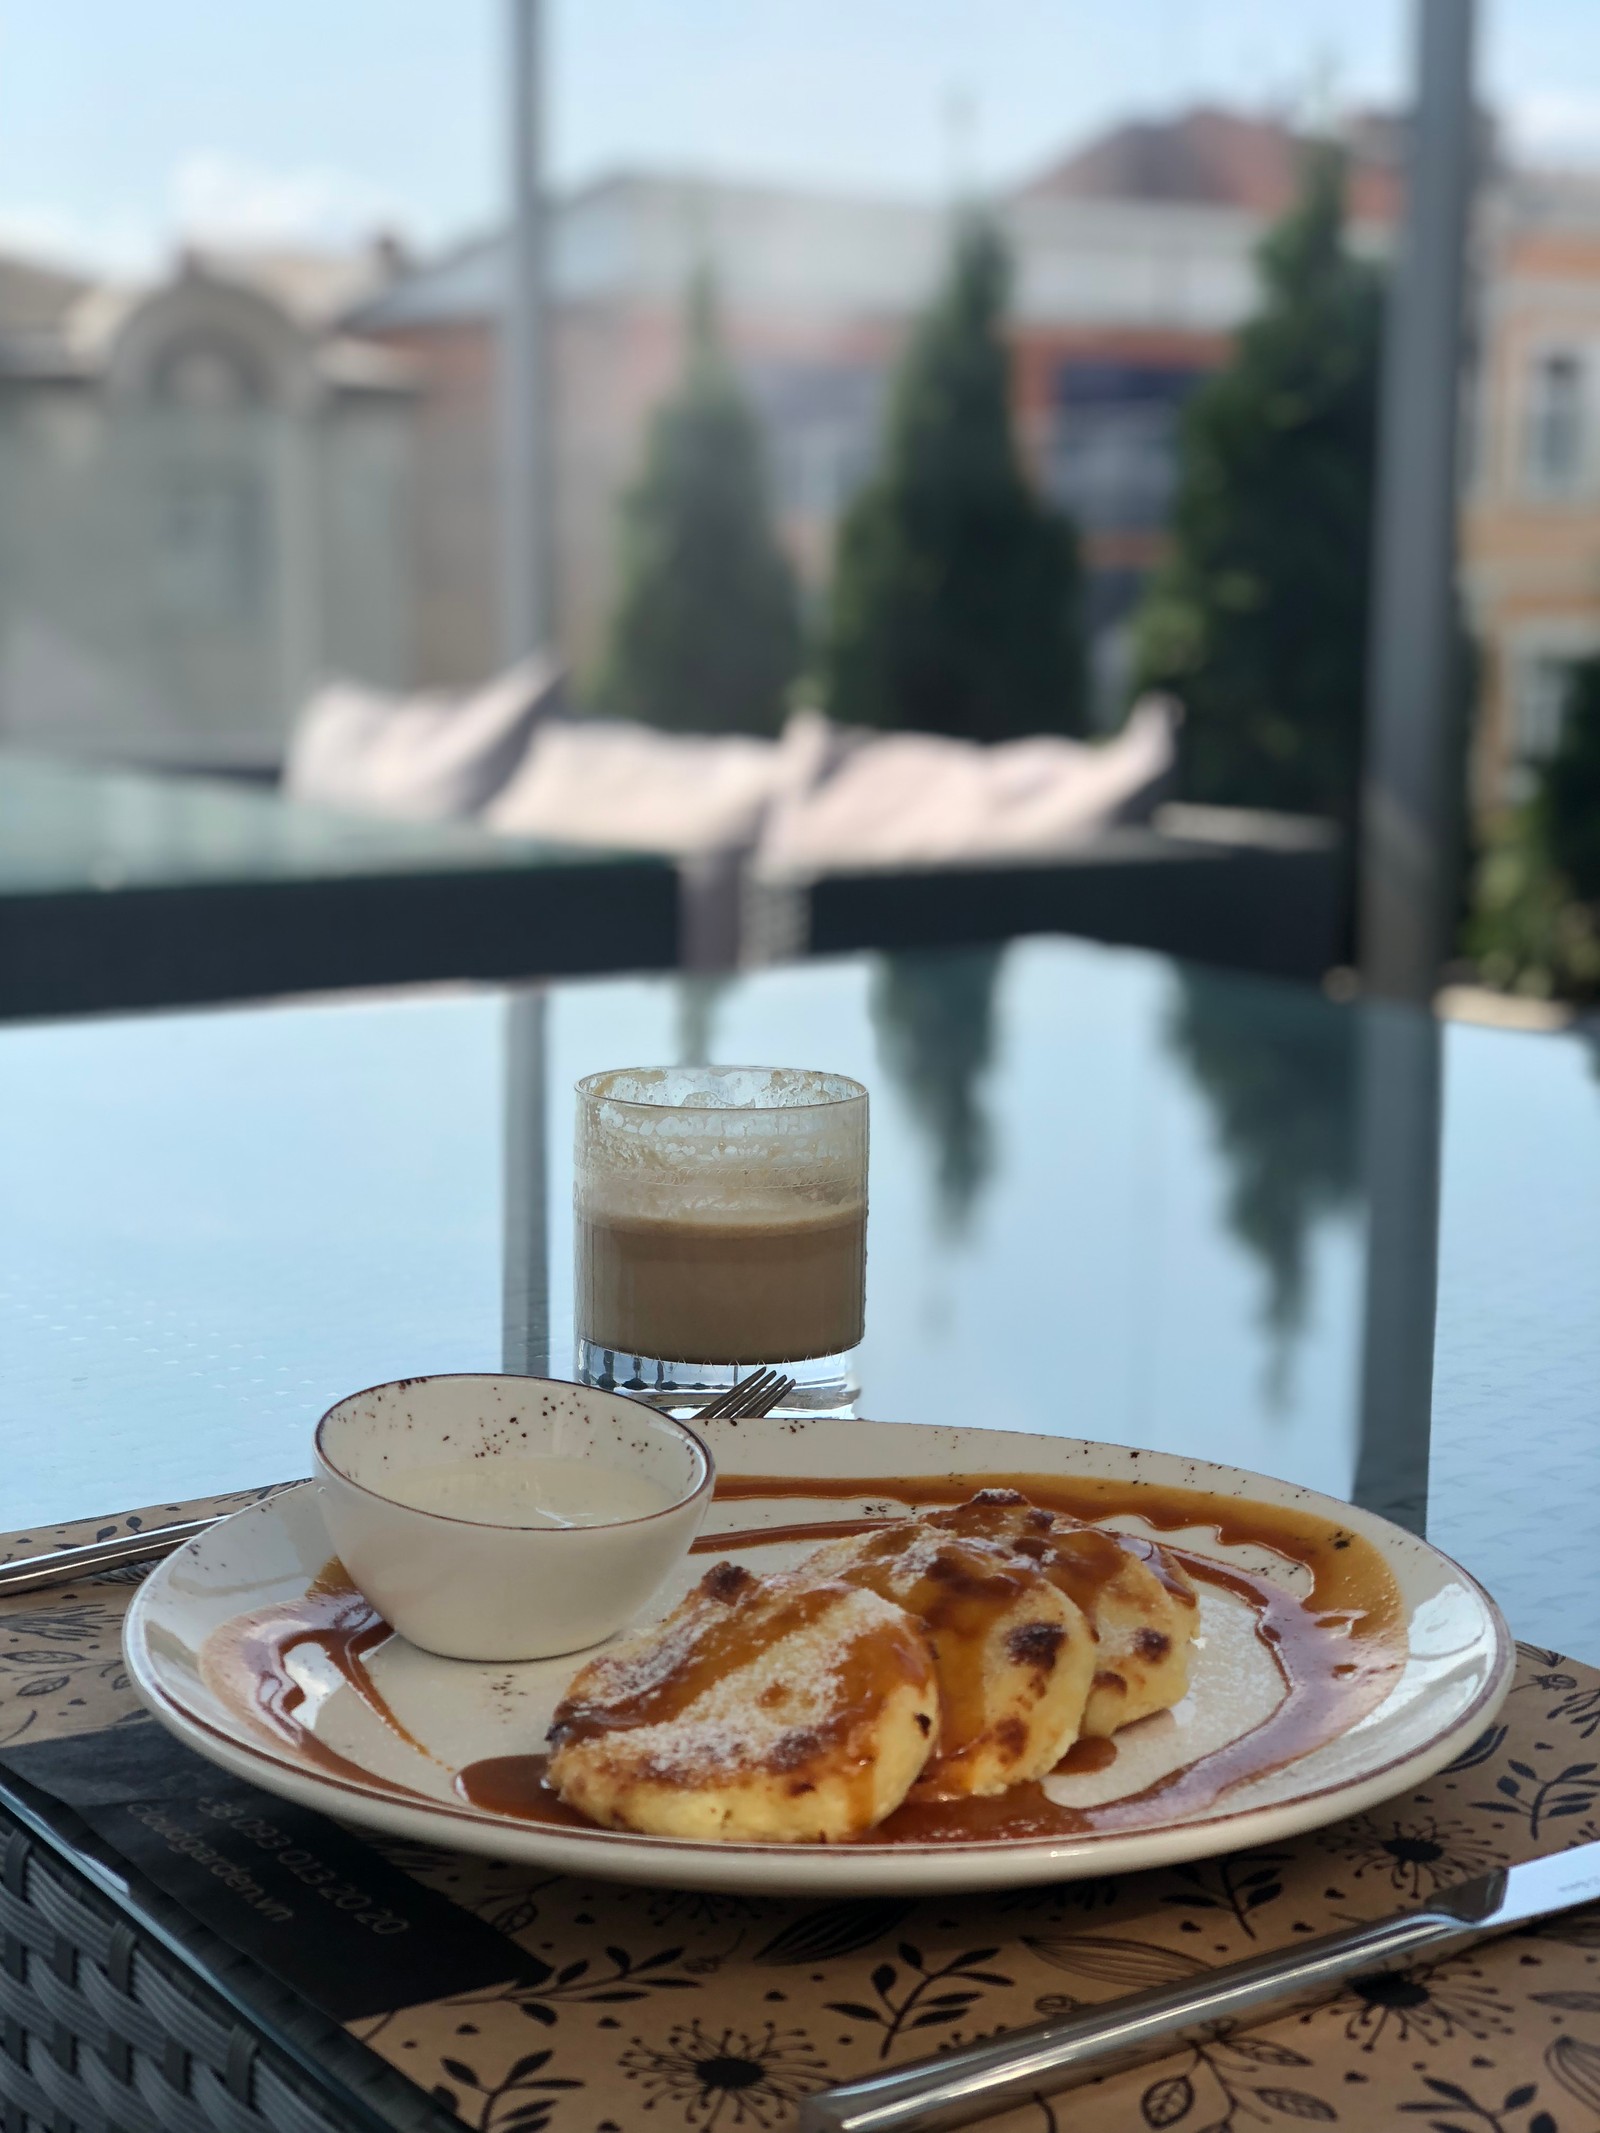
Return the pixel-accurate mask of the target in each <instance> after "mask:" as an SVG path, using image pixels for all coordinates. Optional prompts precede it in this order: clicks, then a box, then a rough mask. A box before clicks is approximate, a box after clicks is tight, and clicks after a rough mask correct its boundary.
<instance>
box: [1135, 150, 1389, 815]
mask: <svg viewBox="0 0 1600 2133" xmlns="http://www.w3.org/2000/svg"><path fill="white" fill-rule="evenodd" d="M1260 265H1261V277H1262V282H1263V284H1264V296H1263V302H1262V306H1261V309H1260V311H1259V312H1258V313H1257V315H1256V316H1255V317H1254V318H1253V319H1252V320H1251V321H1250V322H1249V324H1248V325H1246V326H1245V328H1244V330H1243V332H1242V333H1241V334H1240V336H1239V340H1238V345H1237V349H1236V352H1235V354H1234V358H1233V361H1232V363H1231V364H1230V365H1229V366H1228V368H1227V369H1226V370H1223V371H1221V372H1219V373H1218V374H1217V375H1216V376H1215V377H1213V378H1211V379H1208V380H1207V382H1206V383H1205V384H1204V385H1202V386H1200V387H1199V388H1198V390H1197V391H1196V392H1195V394H1194V396H1193V398H1192V399H1191V400H1190V402H1189V405H1188V407H1187V409H1186V410H1185V417H1184V424H1183V432H1182V447H1181V461H1180V475H1179V487H1178V496H1177V500H1176V505H1175V508H1174V512H1173V519H1172V534H1173V550H1172V554H1171V557H1170V559H1169V561H1168V563H1167V564H1166V565H1165V567H1164V568H1163V569H1162V570H1161V571H1160V572H1158V574H1157V576H1156V578H1155V580H1154V582H1153V583H1152V585H1151V587H1150V589H1149V591H1148V593H1147V595H1146V598H1145V601H1144V604H1143V606H1142V609H1141V611H1140V615H1139V618H1138V624H1137V631H1136V636H1137V661H1136V666H1137V671H1138V675H1139V679H1140V681H1141V682H1142V683H1143V684H1144V685H1146V686H1153V687H1161V688H1166V689H1170V690H1172V691H1173V693H1174V694H1176V695H1177V696H1179V697H1180V698H1181V699H1182V701H1183V703H1184V705H1185V708H1186V711H1187V714H1188V716H1187V719H1186V722H1185V726H1184V730H1183V742H1182V748H1183V759H1184V760H1183V782H1184V787H1185V790H1186V791H1187V793H1188V794H1189V796H1190V797H1191V798H1194V799H1197V800H1209V801H1219V802H1226V803H1230V804H1232V805H1235V806H1247V807H1248V806H1255V807H1276V808H1286V809H1290V810H1293V811H1298V812H1309V813H1316V814H1327V815H1332V816H1334V817H1335V818H1337V819H1338V820H1340V821H1342V822H1345V823H1347V824H1350V823H1353V822H1354V819H1355V813H1356V801H1357V793H1358V789H1359V784H1360V755H1361V727H1362V708H1363V701H1364V696H1365V667H1366V657H1367V609H1368V578H1369V565H1370V551H1371V532H1372V512H1373V485H1374V472H1375V454H1376V438H1377V404H1378V376H1379V363H1380V336H1381V287H1380V283H1379V281H1378V278H1377V275H1376V274H1375V272H1374V271H1373V270H1372V269H1371V268H1370V267H1368V266H1366V265H1365V264H1363V263H1362V262H1360V261H1358V260H1356V259H1353V258H1352V257H1351V255H1350V254H1349V252H1348V251H1347V250H1346V248H1345V243H1344V161H1343V157H1342V156H1341V155H1340V153H1339V152H1338V150H1336V149H1335V148H1333V147H1331V146H1321V147H1318V148H1316V149H1314V150H1312V151H1311V152H1309V154H1308V156H1307V160H1306V166H1305V173H1304V181H1303V187H1302V193H1301V198H1300V200H1299V202H1298V204H1297V206H1296V207H1295V208H1294V209H1293V210H1292V212H1291V213H1290V214H1289V215H1288V216H1287V217H1286V218H1285V219H1284V220H1283V221H1282V222H1281V223H1280V224H1279V225H1278V227H1277V228H1276V229H1275V230H1273V231H1272V232H1271V233H1270V234H1269V236H1268V237H1267V239H1266V242H1265V243H1264V244H1263V246H1262V249H1261V254H1260Z"/></svg>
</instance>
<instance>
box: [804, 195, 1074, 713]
mask: <svg viewBox="0 0 1600 2133" xmlns="http://www.w3.org/2000/svg"><path fill="white" fill-rule="evenodd" d="M1007 279H1008V269H1007V261H1006V255H1005V249H1004V247H1003V245H1002V243H1001V241H1000V239H999V237H998V235H997V234H996V232H995V231H994V230H993V229H992V228H991V227H990V226H989V225H988V224H986V223H983V222H980V221H973V222H970V223H969V224H968V225H967V226H966V227H965V228H964V229H963V230H962V232H961V233H960V235H959V237H958V240H957V243H956V247H955V254H954V258H953V261H952V266H951V271H950V275H949V278H948V281H947V283H946V286H945V288H944V291H943V293H942V294H941V295H940V297H939V298H938V300H937V302H936V303H935V304H934V306H933V308H932V310H931V311H930V312H929V313H928V314H927V316H926V317H925V318H924V319H923V321H922V323H921V325H920V326H919V327H918V329H917V332H916V333H915V335H914V337H913V339H912V343H911V347H910V349H909V351H908V353H907V356H906V360H905V364H904V366H903V368H902V371H901V374H900V376H899V378H898V380H897V382H896V386H895V391H894V395H893V399H892V402H891V407H890V413H889V421H888V428H887V433H886V437H885V443H884V451H883V457H882V463H881V466H880V469H879V471H878V473H877V475H876V476H875V478H874V479H873V480H872V482H871V483H870V484H869V485H868V486H867V488H865V489H864V490H863V491H862V493H861V494H860V495H859V496H858V497H857V498H856V500H855V502H854V504H853V505H852V506H851V508H850V510H849V512H848V513H847V514H846V517H845V520H844V523H843V526H842V527H841V529H840V534H839V547H838V556H837V562H836V566H835V573H834V587H833V601H832V614H831V618H830V623H829V631H828V641H827V646H826V656H825V669H826V672H825V680H826V689H827V697H828V708H829V710H830V711H831V713H832V715H833V716H834V717H835V718H837V719H839V720H841V721H842V722H844V723H846V724H849V725H864V726H888V727H902V728H907V729H909V730H912V731H917V732H923V733H946V734H954V735H957V736H959V737H961V738H964V739H968V740H986V741H987V740H1006V739H1009V738H1011V737H1012V736H1014V735H1018V734H1028V733H1041V732H1051V733H1063V732H1065V733H1076V732H1078V731H1080V730H1081V728H1082V722H1083V699H1084V676H1083V667H1084V662H1083V649H1082V641H1081V634H1080V629H1079V619H1078V605H1079V587H1078V563H1077V544H1076V541H1075V538H1074V535H1073V532H1072V528H1071V526H1070V525H1069V524H1068V522H1067V521H1066V520H1065V519H1064V518H1062V517H1061V516H1060V514H1059V513H1057V512H1055V511H1053V510H1051V509H1050V508H1049V507H1048V506H1047V505H1046V504H1045V503H1044V502H1043V501H1042V500H1041V499H1040V498H1039V497H1038V496H1036V495H1035V493H1034V491H1033V490H1032V488H1031V487H1030V486H1029V484H1028V481H1027V480H1026V478H1025V476H1024V474H1023V471H1022V468H1021V465H1020V464H1019V461H1018V458H1017V452H1016V446H1015V442H1014V440H1013V437H1012V432H1011V414H1010V403H1009V394H1008V385H1009V377H1008V372H1009V363H1008V359H1007V353H1006V348H1005V344H1004V341H1003V340H1002V338H1001V331H1000V328H1001V319H1002V315H1003V312H1004V308H1005V299H1006V285H1007Z"/></svg>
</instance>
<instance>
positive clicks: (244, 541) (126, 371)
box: [0, 254, 417, 773]
mask: <svg viewBox="0 0 1600 2133" xmlns="http://www.w3.org/2000/svg"><path fill="white" fill-rule="evenodd" d="M370 264H371V265H376V266H378V267H380V268H381V267H383V266H385V265H387V261H380V262H374V263H370ZM370 282H371V271H370V270H369V263H366V262H362V261H352V260H349V259H320V258H318V257H316V256H314V255H313V256H296V255H292V254H271V255H268V254H261V255H254V256H252V257H248V258H229V259H223V258H213V257H202V256H199V255H195V254H190V255H186V256H185V257H184V258H183V259H182V260H181V261H180V262H179V264H178V266H177V268H176V270H175V271H174V273H173V274H172V276H171V277H170V278H169V279H168V280H166V281H164V282H162V283H160V284H159V285H156V286H153V287H146V288H137V289H125V288H111V287H105V286H97V285H95V284H93V283H91V282H89V281H87V280H86V279H84V278H82V277H78V276H74V275H71V274H69V273H65V272H55V271H52V270H49V269H41V268H39V267H37V266H34V265H31V264H30V263H27V262H23V261H5V260H0V737H3V738H4V739H5V740H7V741H9V742H12V743H16V744H20V745H25V746H32V747H37V748H41V749H45V750H48V751H50V752H52V753H57V754H62V753H65V754H83V755H93V756H111V757H116V758H118V759H121V760H132V761H142V762H146V763H150V764H152V765H158V766H166V767H171V768H212V769H225V770H231V771H241V772H260V773H268V772H271V771H273V770H275V769H276V767H277V764H278V762H279V760H280V758H281V755H282V750H283V743H284V738H285V735H286V732H287V727H288V720H289V717H290V716H291V714H292V711H293V709H294V708H295V707H296V706H298V704H299V703H301V702H302V701H303V700H304V698H305V696H306V694H307V692H308V690H309V689H310V688H311V686H312V685H313V683H314V681H315V679H316V678H317V676H318V675H320V674H321V673H322V672H323V671H325V670H326V669H328V668H330V667H332V668H337V669H341V670H345V671H354V672H358V673H363V674H366V675H369V676H370V677H371V678H372V679H374V680H376V681H389V682H393V683H396V684H403V683H405V682H406V681H407V680H408V679H409V677H410V674H411V672H412V670H413V668H414V666H415V663H416V659H417V644H416V640H415V636H414V632H413V627H412V616H411V600H412V587H413V583H414V578H415V564H414V559H413V554H412V520H413V517H414V498H413V494H412V469H411V460H412V431H413V421H412V415H411V407H410V403H411V399H412V392H413V381H412V378H411V375H410V372H409V370H408V368H407V366H406V364H405V362H404V359H403V358H402V357H400V356H398V355H397V354H396V353H395V352H394V351H393V350H392V349H388V348H384V347H381V346H379V345H378V344H376V343H374V342H363V341H361V340H360V339H358V338H357V337H355V336H352V335H351V334H349V333H347V332H346V331H344V330H343V329H342V328H340V327H339V326H338V325H337V323H336V321H337V319H338V317H339V315H340V314H341V313H342V312H343V311H344V310H345V309H347V308H348V306H349V304H350V303H351V302H352V301H353V300H354V299H355V298H356V297H357V296H358V295H359V294H360V292H361V289H362V287H363V286H364V285H365V286H370Z"/></svg>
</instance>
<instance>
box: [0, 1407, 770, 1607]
mask: <svg viewBox="0 0 1600 2133" xmlns="http://www.w3.org/2000/svg"><path fill="white" fill-rule="evenodd" d="M793 1391H794V1379H793V1378H786V1377H782V1376H780V1375H779V1373H778V1372H777V1371H776V1370H758V1371H756V1372H755V1373H754V1374H753V1375H752V1376H750V1377H747V1378H743V1379H741V1380H740V1382H739V1383H738V1384H737V1385H734V1386H730V1388H729V1389H728V1391H726V1392H725V1393H722V1394H721V1395H720V1396H719V1397H718V1398H717V1399H715V1400H713V1401H712V1402H711V1403H710V1404H709V1406H706V1407H702V1408H700V1409H698V1410H697V1412H696V1414H695V1417H694V1419H695V1420H696V1421H697V1422H708V1421H723V1422H733V1421H743V1420H749V1419H752V1418H753V1417H755V1416H756V1415H764V1414H768V1413H770V1411H771V1410H772V1409H773V1408H774V1407H776V1406H777V1405H778V1403H779V1402H780V1401H781V1400H785V1399H787V1398H788V1396H789V1394H790V1393H791V1392H793ZM305 1485H306V1484H305V1483H304V1482H303V1481H290V1482H285V1483H284V1485H283V1486H284V1487H285V1488H290V1489H299V1488H304V1487H305ZM232 1515H233V1514H232V1512H231V1511H217V1512H213V1513H212V1514H210V1515H209V1516H208V1517H205V1518H184V1519H179V1520H178V1521H177V1522H176V1523H175V1524H173V1525H170V1526H150V1527H148V1528H146V1530H145V1531H144V1532H142V1533H118V1534H115V1535H113V1536H112V1538H111V1539H110V1540H104V1541H84V1542H80V1543H79V1544H78V1545H77V1546H75V1547H71V1548H53V1549H51V1551H50V1552H49V1554H48V1555H30V1556H27V1557H25V1558H24V1559H23V1561H21V1562H20V1563H0V1596H3V1595H4V1594H6V1593H10V1592H35V1591H37V1590H38V1589H39V1587H40V1586H43V1585H59V1584H61V1583H63V1582H64V1581H65V1580H66V1579H68V1578H85V1577H99V1576H100V1575H101V1573H102V1572H103V1571H107V1570H120V1569H122V1568H123V1566H124V1565H125V1564H128V1563H150V1562H155V1561H156V1560H157V1559H158V1558H159V1557H161V1556H163V1555H172V1554H174V1553H176V1551H177V1550H178V1549H179V1548H181V1547H182V1546H183V1544H184V1542H185V1541H190V1540H193V1539H194V1537H195V1535H196V1534H197V1533H204V1532H205V1531H206V1530H207V1528H208V1527H210V1526H215V1525H218V1524H220V1523H221V1521H222V1520H223V1519H224V1518H231V1517H232Z"/></svg>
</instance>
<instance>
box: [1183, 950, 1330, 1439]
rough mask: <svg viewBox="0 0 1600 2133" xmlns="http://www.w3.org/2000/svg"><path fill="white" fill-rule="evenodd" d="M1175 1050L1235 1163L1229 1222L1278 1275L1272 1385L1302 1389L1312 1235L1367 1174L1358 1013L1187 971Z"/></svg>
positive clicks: (1269, 1295)
mask: <svg viewBox="0 0 1600 2133" xmlns="http://www.w3.org/2000/svg"><path fill="white" fill-rule="evenodd" d="M1177 984H1178V990H1177V997H1176V1000H1175V1002H1174V1006H1173V1013H1172V1017H1171V1020H1170V1022H1169V1024H1168V1032H1167V1034H1168V1040H1169V1043H1170V1045H1171V1047H1172V1050H1173V1052H1174V1053H1175V1054H1176V1055H1177V1056H1178V1057H1179V1058H1180V1059H1182V1060H1183V1061H1184V1063H1185V1064H1186V1065H1187V1067H1188V1069H1189V1071H1190V1072H1191V1074H1192V1075H1193V1076H1194V1079H1195V1083H1196V1085H1197V1086H1198V1087H1199V1088H1200V1089H1201V1090H1203V1091H1204V1093H1205V1097H1206V1101H1207V1104H1208V1106H1209V1108H1210V1112H1211V1118H1212V1130H1213V1135H1214V1140H1215V1145H1216V1147H1217V1150H1218V1152H1219V1153H1220V1155H1221V1156H1222V1157H1223V1159H1224V1161H1225V1162H1226V1163H1227V1165H1228V1169H1229V1172H1230V1189H1229V1193H1228V1204H1227V1219H1228V1226H1229V1228H1230V1229H1231V1230H1232V1231H1233V1233H1234V1235H1235V1236H1236V1237H1237V1238H1238V1239H1239V1241H1240V1243H1242V1244H1243V1245H1245V1246H1246V1247H1247V1248H1248V1249H1249V1250H1250V1251H1251V1252H1253V1253H1254V1254H1255V1257H1256V1259H1257V1262H1258V1263H1259V1265H1260V1267H1261V1270H1262V1273H1263V1274H1264V1276H1265V1280H1266V1291H1265V1296H1264V1298H1263V1306H1262V1312H1261V1329H1262V1334H1263V1338H1264V1341H1265V1344H1266V1351H1267V1358H1266V1359H1267V1368H1266V1389H1267V1393H1268V1396H1269V1398H1270V1399H1271V1400H1272V1402H1273V1404H1274V1405H1276V1406H1282V1405H1283V1404H1285V1402H1286V1400H1287V1397H1288V1393H1289V1388H1290V1366H1291V1362H1292V1358H1293V1352H1294V1346H1295V1343H1296V1341H1297V1340H1298V1338H1299V1336H1300V1333H1301V1332H1302V1330H1303V1328H1304V1325H1305V1317H1306V1301H1307V1293H1306V1292H1307V1286H1308V1276H1309V1271H1310V1267H1309V1262H1310V1251H1311V1241H1312V1237H1313V1234H1314V1232H1315V1230H1316V1229H1317V1227H1318V1225H1319V1224H1320V1223H1322V1222H1323V1221H1325V1220H1327V1219H1328V1218H1330V1217H1332V1216H1334V1215H1337V1214H1339V1213H1341V1212H1342V1211H1343V1210H1344V1209H1345V1208H1346V1207H1347V1206H1348V1205H1349V1203H1350V1201H1351V1200H1352V1199H1353V1198H1354V1195H1355V1188H1356V1182H1357V1155H1356V1143H1357V1108H1356V1106H1357V1086H1356V1035H1357V1031H1356V1018H1355V1016H1354V1015H1353V1014H1351V1013H1350V1012H1348V1010H1346V1009H1343V1008H1336V1007H1332V1006H1330V1005H1329V1003H1328V1002H1327V1001H1326V1000H1324V999H1322V998H1321V997H1320V996H1319V995H1317V994H1316V993H1313V992H1310V991H1304V990H1301V989H1300V988H1297V987H1295V986H1290V985H1278V986H1267V985H1262V984H1260V983H1258V982H1257V981H1256V980H1255V979H1253V978H1241V977H1236V976H1234V975H1233V974H1232V973H1230V972H1224V971H1216V970H1199V969H1186V968H1184V967H1182V966H1181V965H1180V967H1179V969H1178V971H1177Z"/></svg>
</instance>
